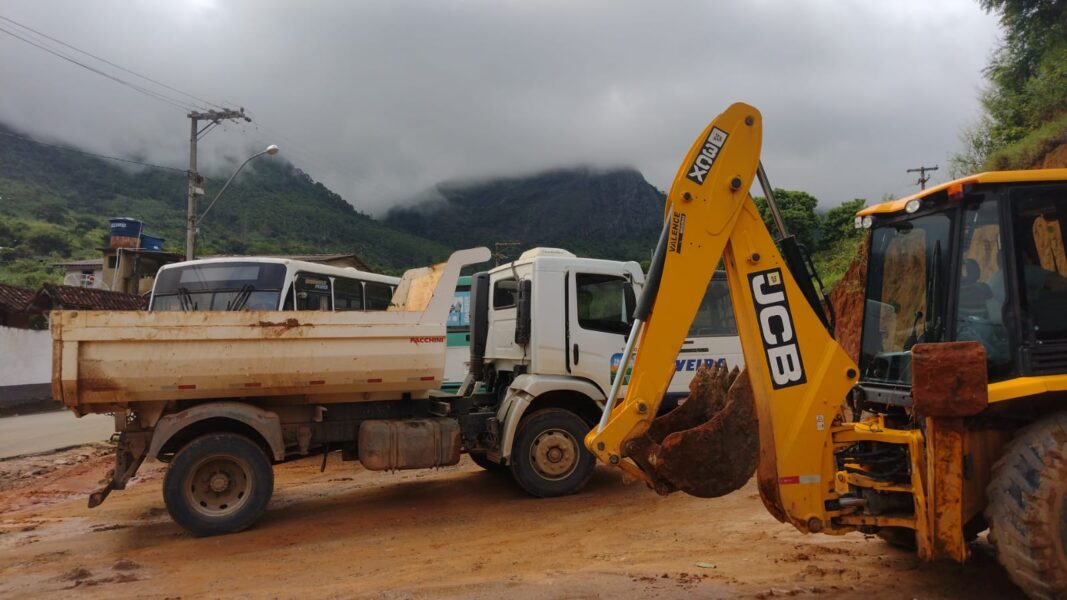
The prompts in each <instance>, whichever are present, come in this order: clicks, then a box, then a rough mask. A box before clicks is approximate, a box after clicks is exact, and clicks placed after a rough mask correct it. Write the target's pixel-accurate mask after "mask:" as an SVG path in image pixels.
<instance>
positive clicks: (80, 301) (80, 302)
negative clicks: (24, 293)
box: [27, 283, 145, 313]
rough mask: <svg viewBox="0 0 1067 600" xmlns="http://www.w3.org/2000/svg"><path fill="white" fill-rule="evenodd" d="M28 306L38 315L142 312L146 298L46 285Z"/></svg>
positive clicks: (120, 293)
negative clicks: (93, 311) (66, 311)
mask: <svg viewBox="0 0 1067 600" xmlns="http://www.w3.org/2000/svg"><path fill="white" fill-rule="evenodd" d="M27 306H28V307H29V309H30V310H33V311H37V312H38V313H48V312H51V311H53V310H142V309H144V308H145V298H144V296H140V295H137V294H125V293H122V292H110V291H108V290H101V289H96V288H86V287H76V286H71V285H55V284H53V283H46V284H44V285H42V286H41V289H40V290H37V293H36V294H34V296H33V298H32V299H31V300H30V301H29V303H28V305H27Z"/></svg>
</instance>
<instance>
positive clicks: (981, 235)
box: [956, 198, 1013, 379]
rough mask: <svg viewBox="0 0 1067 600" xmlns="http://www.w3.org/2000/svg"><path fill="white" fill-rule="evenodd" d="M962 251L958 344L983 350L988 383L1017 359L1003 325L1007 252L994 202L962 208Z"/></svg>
mask: <svg viewBox="0 0 1067 600" xmlns="http://www.w3.org/2000/svg"><path fill="white" fill-rule="evenodd" d="M962 224H963V253H962V263H961V264H960V273H959V293H958V295H957V298H956V340H957V341H961V342H963V341H975V342H980V343H981V344H982V345H983V346H985V350H986V361H987V370H988V372H989V377H990V379H996V378H997V377H998V376H1000V375H1003V374H1007V373H1010V372H1011V369H1012V362H1013V357H1012V353H1011V343H1010V340H1009V338H1008V328H1007V327H1005V326H1004V315H1005V302H1006V296H1005V289H1006V285H1005V284H1006V282H1007V278H1006V277H1005V273H1004V253H1003V248H1002V245H1001V236H1000V219H999V211H998V210H997V203H996V201H995V199H992V198H991V199H986V200H984V201H982V202H980V203H978V202H974V203H970V204H967V205H966V206H964V209H963V223H962Z"/></svg>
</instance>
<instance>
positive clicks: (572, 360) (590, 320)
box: [566, 269, 637, 394]
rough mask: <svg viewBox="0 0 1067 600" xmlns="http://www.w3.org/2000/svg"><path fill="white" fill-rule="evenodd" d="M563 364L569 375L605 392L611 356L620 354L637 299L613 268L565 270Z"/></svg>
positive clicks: (627, 282) (607, 387)
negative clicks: (566, 272)
mask: <svg viewBox="0 0 1067 600" xmlns="http://www.w3.org/2000/svg"><path fill="white" fill-rule="evenodd" d="M568 277H569V282H568V283H569V285H568V288H569V289H570V293H569V294H568V296H569V298H568V302H567V313H568V328H567V329H568V331H569V333H570V335H569V340H568V347H567V349H566V353H567V364H568V365H569V367H570V373H571V375H574V376H576V377H584V378H586V379H589V380H592V381H593V382H595V383H596V384H597V385H599V386H600V388H601V389H602V390H603V391H604V393H605V394H607V392H608V390H609V389H610V388H611V359H612V356H613V355H615V354H620V353H621V352H622V351H623V348H624V347H625V345H626V334H627V333H629V331H630V317H631V315H633V311H634V307H635V305H636V303H637V300H636V295H635V294H634V289H633V284H632V283H631V282H630V280H629V279H628V278H626V277H623V276H622V275H620V274H619V273H618V272H617V271H616V272H614V273H609V272H599V273H598V272H596V269H588V270H582V271H572V272H571V273H569V274H568Z"/></svg>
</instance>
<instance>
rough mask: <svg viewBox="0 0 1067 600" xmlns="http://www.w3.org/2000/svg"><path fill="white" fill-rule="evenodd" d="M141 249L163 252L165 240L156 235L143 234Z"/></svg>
mask: <svg viewBox="0 0 1067 600" xmlns="http://www.w3.org/2000/svg"><path fill="white" fill-rule="evenodd" d="M141 249H142V250H154V251H156V252H162V251H163V238H161V237H156V236H154V235H148V234H147V233H142V234H141Z"/></svg>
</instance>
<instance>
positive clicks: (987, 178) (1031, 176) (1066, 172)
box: [856, 169, 1067, 217]
mask: <svg viewBox="0 0 1067 600" xmlns="http://www.w3.org/2000/svg"><path fill="white" fill-rule="evenodd" d="M1037 181H1067V169H1030V170H1026V171H990V172H988V173H979V174H977V175H971V176H969V177H964V178H962V179H956V180H955V181H949V182H946V183H942V184H941V185H938V186H935V187H932V188H930V189H927V190H923V191H921V192H919V193H918V194H913V195H911V196H908V197H906V198H901V199H899V200H890V201H889V202H882V203H881V204H875V205H874V206H868V207H867V208H864V209H863V210H861V211H859V212H857V213H856V215H857V216H860V217H863V216H866V215H874V214H885V213H895V212H901V211H903V210H904V205H905V204H907V203H908V202H910V201H912V200H920V199H922V198H926V197H928V196H932V195H934V194H937V193H940V192H943V191H945V190H947V189H948V188H949V187H950V186H952V185H961V184H962V185H966V184H971V183H1033V182H1037Z"/></svg>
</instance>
